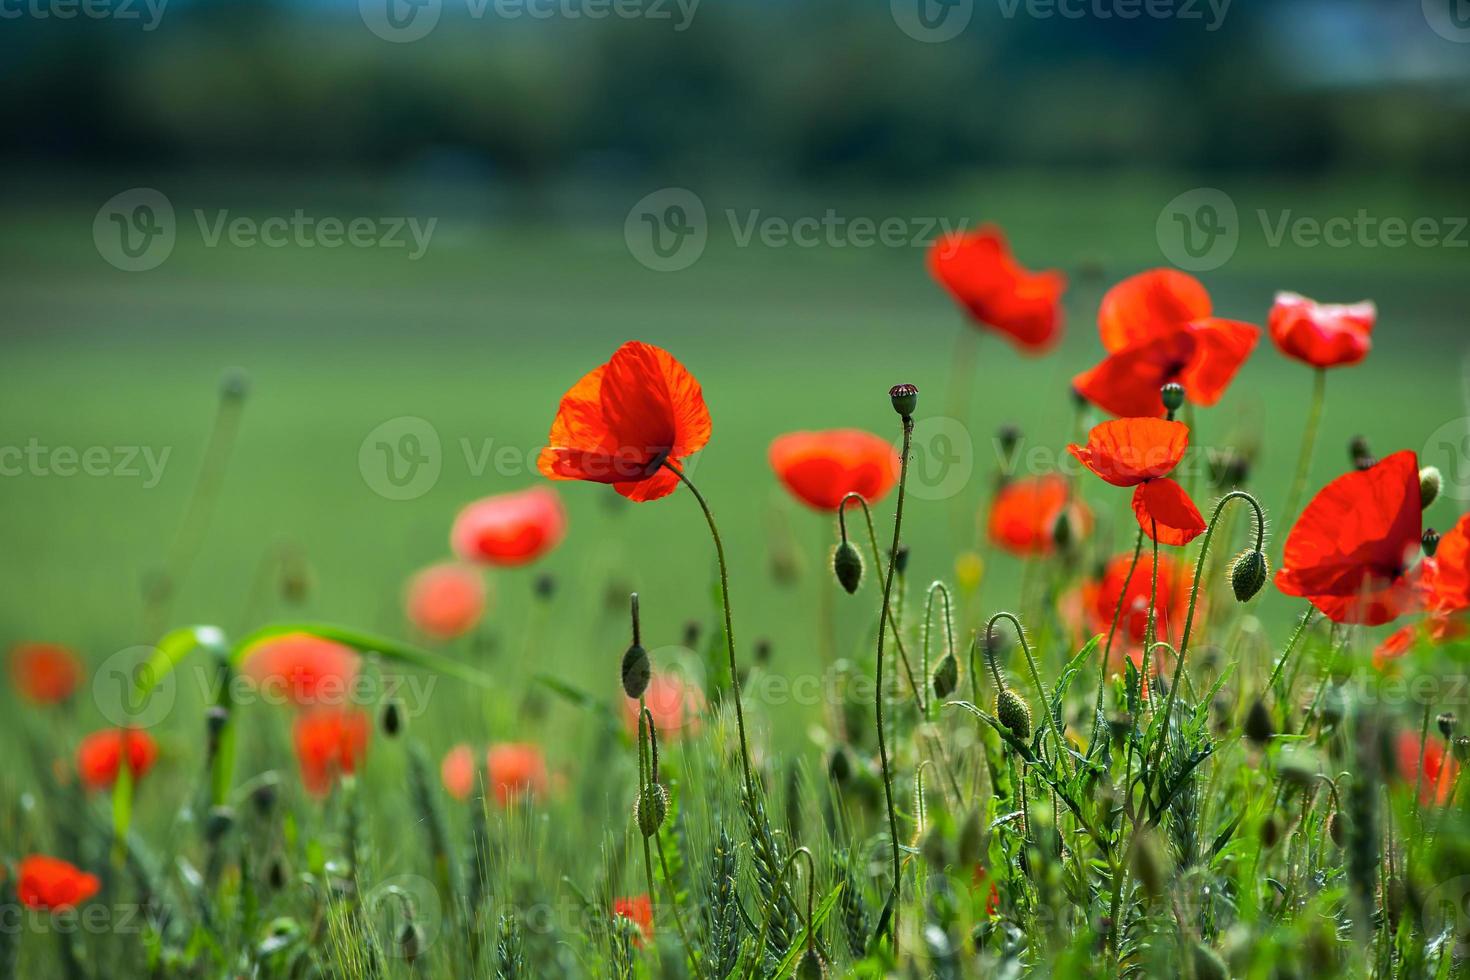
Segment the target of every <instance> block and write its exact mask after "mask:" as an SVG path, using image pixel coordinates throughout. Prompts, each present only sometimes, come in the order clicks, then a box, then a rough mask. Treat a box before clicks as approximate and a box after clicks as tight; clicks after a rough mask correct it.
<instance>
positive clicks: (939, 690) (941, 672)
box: [933, 653, 960, 701]
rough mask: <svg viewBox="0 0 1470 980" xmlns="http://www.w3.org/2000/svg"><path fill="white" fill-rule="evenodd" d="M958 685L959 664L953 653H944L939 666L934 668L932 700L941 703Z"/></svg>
mask: <svg viewBox="0 0 1470 980" xmlns="http://www.w3.org/2000/svg"><path fill="white" fill-rule="evenodd" d="M959 683H960V662H959V661H958V660H956V659H955V657H954V654H953V653H946V654H945V655H944V659H943V660H940V661H939V666H938V667H935V668H934V679H933V687H934V698H935V700H938V701H943V700H945V699H946V698H948V697H949V696H950V695H951V694H953V693H954V689H955V688H956V687H958V686H959Z"/></svg>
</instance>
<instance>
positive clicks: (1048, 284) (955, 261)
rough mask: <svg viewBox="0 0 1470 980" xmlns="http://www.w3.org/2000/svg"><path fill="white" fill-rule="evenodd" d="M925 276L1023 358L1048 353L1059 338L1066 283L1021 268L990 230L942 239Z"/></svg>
mask: <svg viewBox="0 0 1470 980" xmlns="http://www.w3.org/2000/svg"><path fill="white" fill-rule="evenodd" d="M929 274H930V275H931V276H933V277H934V279H935V281H937V282H938V283H939V284H940V285H941V286H943V287H944V289H945V290H946V291H947V292H948V293H949V294H950V296H952V297H954V300H955V302H957V303H959V304H960V306H962V307H963V308H964V309H965V311H966V312H967V313H969V315H970V317H971V318H972V319H973V320H974V321H975V322H976V323H979V324H981V325H982V326H987V327H990V328H991V329H993V330H995V331H996V332H997V333H999V334H1001V335H1003V336H1005V337H1007V338H1008V339H1009V340H1010V341H1011V342H1012V343H1014V344H1015V345H1016V346H1017V347H1019V348H1020V349H1021V350H1023V351H1026V352H1027V353H1032V354H1039V353H1042V352H1044V351H1046V350H1049V349H1050V348H1051V347H1052V346H1053V345H1054V344H1055V343H1056V342H1057V339H1058V338H1059V337H1060V336H1061V332H1062V308H1061V307H1062V304H1061V298H1062V291H1063V290H1065V289H1066V288H1067V279H1066V277H1065V276H1063V275H1062V274H1061V273H1060V272H1057V271H1055V270H1047V271H1045V272H1030V271H1028V270H1027V269H1025V268H1023V267H1022V266H1021V265H1020V263H1018V262H1017V261H1016V260H1015V257H1014V256H1012V255H1011V249H1010V246H1009V245H1008V244H1007V243H1006V239H1005V235H1004V234H1003V233H1002V232H1001V230H1000V229H999V228H997V227H996V226H995V225H984V226H983V227H981V228H979V229H977V230H975V231H969V232H953V233H950V234H947V235H943V236H941V237H940V238H939V239H938V240H936V241H935V243H934V244H933V245H932V246H930V248H929Z"/></svg>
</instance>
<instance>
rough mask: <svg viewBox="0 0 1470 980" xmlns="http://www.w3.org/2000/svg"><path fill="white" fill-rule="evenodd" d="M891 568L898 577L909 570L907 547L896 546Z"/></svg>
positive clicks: (904, 545)
mask: <svg viewBox="0 0 1470 980" xmlns="http://www.w3.org/2000/svg"><path fill="white" fill-rule="evenodd" d="M893 567H894V569H895V570H896V571H897V572H898V574H900V575H902V574H903V573H904V572H906V571H908V570H909V546H908V545H906V544H901V545H899V546H898V551H896V552H894V556H893Z"/></svg>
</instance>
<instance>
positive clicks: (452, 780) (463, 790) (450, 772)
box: [439, 744, 475, 800]
mask: <svg viewBox="0 0 1470 980" xmlns="http://www.w3.org/2000/svg"><path fill="white" fill-rule="evenodd" d="M439 778H440V779H442V780H443V781H444V790H445V792H447V793H448V794H449V795H450V796H452V797H454V798H455V799H456V800H467V799H469V798H470V793H472V792H474V789H475V750H474V749H472V748H470V747H469V746H468V745H463V744H461V745H456V746H455V747H454V748H452V749H450V750H449V751H448V752H447V753H445V755H444V761H443V762H442V763H440V765H439Z"/></svg>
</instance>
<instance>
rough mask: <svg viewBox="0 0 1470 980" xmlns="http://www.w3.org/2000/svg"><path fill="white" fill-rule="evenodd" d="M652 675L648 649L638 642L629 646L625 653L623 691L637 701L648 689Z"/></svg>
mask: <svg viewBox="0 0 1470 980" xmlns="http://www.w3.org/2000/svg"><path fill="white" fill-rule="evenodd" d="M651 676H652V668H650V667H649V664H648V651H647V650H645V649H643V647H642V646H641V645H639V644H637V643H635V644H633V645H632V646H630V647H628V652H627V653H625V654H623V693H624V694H626V695H627V696H628V697H630V698H632V699H633V700H635V701H636V700H638V699H639V698H641V697H642V696H643V692H644V691H646V690H648V680H649V678H650V677H651Z"/></svg>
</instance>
